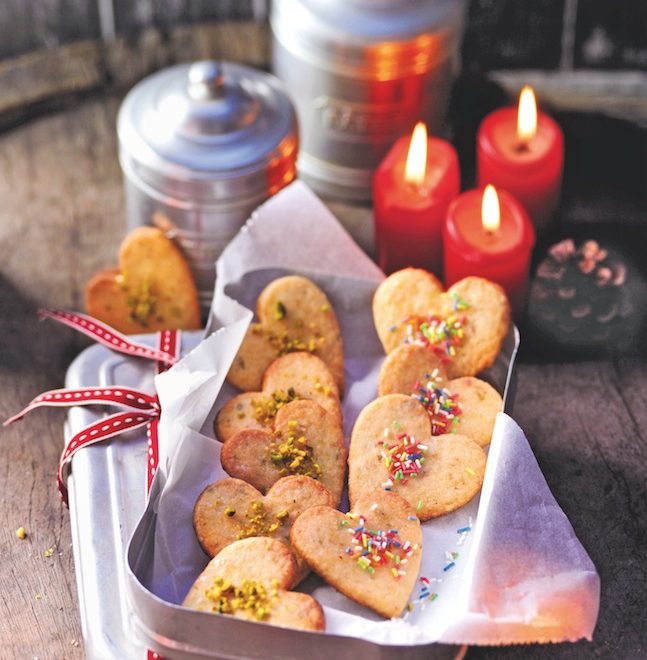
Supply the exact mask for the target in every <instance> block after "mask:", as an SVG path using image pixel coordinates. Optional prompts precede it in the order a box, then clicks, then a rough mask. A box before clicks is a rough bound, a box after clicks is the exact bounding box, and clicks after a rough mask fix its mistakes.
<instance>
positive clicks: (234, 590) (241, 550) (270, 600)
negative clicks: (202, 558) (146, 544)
mask: <svg viewBox="0 0 647 660" xmlns="http://www.w3.org/2000/svg"><path fill="white" fill-rule="evenodd" d="M295 571H296V566H295V563H294V555H293V554H292V552H290V550H289V549H288V547H287V545H286V544H285V543H283V542H281V541H278V540H276V539H270V538H263V537H255V538H249V539H244V540H242V541H236V543H232V544H231V545H229V546H227V547H226V548H225V549H224V550H223V551H222V552H220V553H219V554H218V555H217V556H216V557H214V558H213V559H212V560H211V561H210V562H209V564H207V567H206V568H205V569H204V571H202V573H201V574H200V576H199V577H198V579H197V580H196V581H195V582H194V583H193V586H192V587H191V589H190V590H189V593H188V594H187V595H186V598H185V599H184V602H183V603H182V605H184V607H189V608H191V609H192V610H200V611H202V612H215V613H218V614H227V615H229V616H234V617H236V618H238V619H249V620H251V621H258V622H261V623H269V624H271V625H274V626H281V627H284V628H300V629H302V630H324V629H325V619H324V614H323V610H322V609H321V606H320V605H319V603H318V602H317V601H316V600H315V599H314V598H313V597H312V596H308V595H307V594H301V593H294V592H292V591H287V590H288V589H289V588H290V585H292V584H293V582H294V575H295Z"/></svg>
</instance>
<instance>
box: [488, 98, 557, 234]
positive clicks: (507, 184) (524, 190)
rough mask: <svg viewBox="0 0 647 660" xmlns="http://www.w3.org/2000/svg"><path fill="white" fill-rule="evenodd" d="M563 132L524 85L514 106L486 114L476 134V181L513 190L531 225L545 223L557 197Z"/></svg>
mask: <svg viewBox="0 0 647 660" xmlns="http://www.w3.org/2000/svg"><path fill="white" fill-rule="evenodd" d="M563 166H564V135H563V133H562V129H561V128H560V127H559V126H558V125H557V123H556V122H555V121H553V120H552V119H551V118H550V117H549V116H548V115H546V114H544V113H542V112H540V113H539V115H538V114H537V105H536V102H535V95H534V93H533V91H532V89H531V88H530V87H524V88H523V89H522V90H521V94H520V96H519V107H518V109H517V108H502V109H501V110H496V111H495V112H492V113H491V114H489V115H488V116H487V117H486V118H485V119H484V120H483V122H482V123H481V126H480V127H479V131H478V136H477V168H478V173H477V181H478V186H480V187H483V186H485V185H487V184H488V183H491V184H493V185H495V186H496V187H497V188H498V189H499V190H507V191H508V192H509V193H512V194H513V195H514V196H515V197H516V198H517V199H518V200H519V201H520V202H521V203H522V204H523V205H524V207H525V208H526V211H528V213H529V214H530V217H531V218H532V220H533V222H534V224H535V227H536V228H537V229H538V230H541V229H543V228H545V227H546V226H547V225H548V224H549V223H550V221H551V219H552V217H553V215H554V212H555V209H556V208H557V205H558V203H559V196H560V190H561V185H562V170H563Z"/></svg>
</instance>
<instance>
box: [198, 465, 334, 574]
mask: <svg viewBox="0 0 647 660" xmlns="http://www.w3.org/2000/svg"><path fill="white" fill-rule="evenodd" d="M319 504H321V505H323V504H325V505H327V506H332V504H333V501H332V497H331V496H330V493H329V492H328V491H327V490H326V488H325V487H324V486H323V485H322V484H320V483H319V482H318V481H315V480H314V479H311V478H310V477H303V476H292V477H284V478H283V479H279V480H278V481H277V482H276V483H275V484H274V485H273V486H272V487H271V488H270V489H269V490H268V491H267V495H263V494H262V493H261V492H260V491H258V490H256V488H254V487H253V486H250V484H248V483H247V482H245V481H241V480H240V479H221V480H220V481H216V482H215V483H212V484H209V485H208V486H207V487H206V488H205V489H204V490H203V491H202V493H201V494H200V496H199V497H198V499H197V501H196V503H195V507H194V508H193V527H194V529H195V533H196V536H197V537H198V541H199V542H200V545H201V546H202V549H203V550H204V551H205V552H206V553H207V554H208V555H209V556H210V557H215V556H216V555H217V554H218V553H219V552H220V551H221V550H222V549H223V548H225V547H227V546H228V545H230V544H232V543H234V542H236V541H239V540H240V539H245V538H249V537H251V536H270V537H273V538H277V539H279V540H281V541H285V542H286V543H289V539H290V529H291V527H292V525H293V523H294V521H295V520H296V519H297V518H298V517H299V516H300V515H301V513H303V511H305V510H306V509H308V508H309V507H311V506H316V505H319ZM296 560H297V575H296V577H295V580H296V582H295V583H297V582H300V581H301V580H302V579H303V578H304V577H305V575H306V574H307V572H308V570H309V569H308V567H307V565H305V564H304V562H303V560H302V559H301V557H299V556H298V555H297V556H296Z"/></svg>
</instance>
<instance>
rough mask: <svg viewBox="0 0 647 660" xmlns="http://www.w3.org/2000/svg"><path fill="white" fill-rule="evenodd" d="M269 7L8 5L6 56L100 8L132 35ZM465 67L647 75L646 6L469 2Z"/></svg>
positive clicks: (82, 31) (103, 0) (123, 2)
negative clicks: (625, 71)
mask: <svg viewBox="0 0 647 660" xmlns="http://www.w3.org/2000/svg"><path fill="white" fill-rule="evenodd" d="M264 7H265V3H263V2H253V0H190V1H189V0H2V2H1V3H0V58H6V57H13V56H16V55H21V54H24V53H27V52H30V51H34V50H40V49H44V48H53V47H56V46H60V45H62V44H66V43H71V42H74V41H79V40H84V39H97V38H99V37H101V35H102V20H101V15H102V8H103V11H104V13H105V11H106V9H107V10H109V11H111V12H112V14H113V16H114V29H115V32H116V34H117V35H119V36H124V37H134V36H135V35H137V34H138V33H139V32H140V31H141V30H142V29H144V28H148V27H155V28H158V29H160V30H164V29H169V28H170V27H171V26H175V25H177V24H183V23H195V22H199V21H211V20H219V19H228V20H240V19H251V18H254V17H255V16H256V17H257V18H258V17H262V15H263V13H264V10H263V8H264ZM255 9H256V11H255ZM103 23H104V26H103V33H104V34H105V31H106V29H108V28H109V26H108V27H107V26H106V20H105V19H104V21H103ZM463 61H464V66H465V69H466V70H469V71H486V70H491V69H523V68H540V69H547V70H552V69H558V68H560V67H562V68H564V67H567V68H574V69H597V70H604V69H622V70H632V69H633V70H636V69H640V70H645V68H647V3H646V2H645V1H644V0H541V1H537V0H531V1H520V0H471V2H470V3H469V10H468V24H467V29H466V33H465V43H464V47H463Z"/></svg>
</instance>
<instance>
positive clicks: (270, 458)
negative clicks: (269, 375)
mask: <svg viewBox="0 0 647 660" xmlns="http://www.w3.org/2000/svg"><path fill="white" fill-rule="evenodd" d="M346 455H347V453H346V444H345V442H344V434H343V431H342V430H341V428H340V427H339V424H338V423H337V420H335V418H334V417H332V416H331V415H329V414H328V413H327V412H326V411H325V410H324V409H323V408H322V407H321V406H320V405H318V404H316V403H314V402H313V401H293V402H292V403H289V404H287V405H286V406H283V407H282V408H281V409H280V410H279V411H278V413H277V414H276V417H275V419H274V427H273V430H268V429H245V430H243V431H239V432H238V433H236V434H235V435H234V436H233V437H232V438H230V439H229V440H228V441H227V442H226V443H225V444H224V445H223V447H222V451H221V452H220V461H221V463H222V467H223V468H224V470H225V472H227V474H229V475H230V476H231V477H236V478H238V479H242V480H243V481H246V482H247V483H250V484H251V485H252V486H254V487H255V488H258V490H260V491H261V492H262V493H267V492H268V490H269V489H270V488H271V487H272V485H273V484H275V483H276V482H277V481H278V480H279V479H280V478H281V477H286V476H288V475H293V474H300V475H305V476H307V477H312V478H313V479H317V480H318V481H320V482H321V483H322V484H323V485H324V486H325V487H326V488H327V489H328V491H329V492H330V494H331V495H332V498H333V502H334V503H335V505H337V504H339V502H340V500H341V494H342V489H343V487H344V475H345V472H346Z"/></svg>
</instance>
